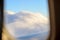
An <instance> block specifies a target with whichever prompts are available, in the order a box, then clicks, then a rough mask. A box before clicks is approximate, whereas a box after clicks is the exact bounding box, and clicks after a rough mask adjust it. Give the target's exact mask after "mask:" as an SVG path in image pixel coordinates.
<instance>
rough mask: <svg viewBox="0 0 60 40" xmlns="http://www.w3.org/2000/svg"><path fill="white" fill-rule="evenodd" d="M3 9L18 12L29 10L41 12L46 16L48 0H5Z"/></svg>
mask: <svg viewBox="0 0 60 40" xmlns="http://www.w3.org/2000/svg"><path fill="white" fill-rule="evenodd" d="M4 4H5V10H11V11H13V12H19V11H21V10H27V11H31V12H41V13H42V14H44V15H46V16H48V14H49V10H48V0H5V3H4Z"/></svg>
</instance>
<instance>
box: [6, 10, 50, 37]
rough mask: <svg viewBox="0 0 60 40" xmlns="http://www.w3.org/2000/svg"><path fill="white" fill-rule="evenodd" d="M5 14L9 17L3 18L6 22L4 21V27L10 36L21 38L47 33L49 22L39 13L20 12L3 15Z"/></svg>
mask: <svg viewBox="0 0 60 40" xmlns="http://www.w3.org/2000/svg"><path fill="white" fill-rule="evenodd" d="M7 13H8V15H10V16H8V15H6V16H5V18H6V20H7V21H6V20H5V21H6V22H7V23H6V25H5V26H6V28H7V30H8V31H9V32H10V34H11V35H13V36H15V37H21V36H26V35H31V34H37V33H43V32H46V31H49V20H48V18H47V17H45V16H43V15H42V14H41V13H34V12H30V11H21V12H18V13H14V12H11V11H8V12H6V13H5V14H7ZM11 14H13V15H11ZM9 17H10V18H9ZM11 20H12V21H11ZM9 21H10V22H9ZM8 22H9V23H8Z"/></svg>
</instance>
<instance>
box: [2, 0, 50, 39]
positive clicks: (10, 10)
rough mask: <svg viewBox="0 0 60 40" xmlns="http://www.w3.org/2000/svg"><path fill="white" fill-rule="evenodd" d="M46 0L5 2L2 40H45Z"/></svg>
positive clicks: (47, 26) (46, 29) (48, 24)
mask: <svg viewBox="0 0 60 40" xmlns="http://www.w3.org/2000/svg"><path fill="white" fill-rule="evenodd" d="M49 34H50V20H49V7H48V0H5V2H4V28H3V36H2V39H3V40H47V39H48V37H49Z"/></svg>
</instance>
